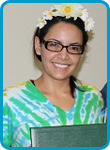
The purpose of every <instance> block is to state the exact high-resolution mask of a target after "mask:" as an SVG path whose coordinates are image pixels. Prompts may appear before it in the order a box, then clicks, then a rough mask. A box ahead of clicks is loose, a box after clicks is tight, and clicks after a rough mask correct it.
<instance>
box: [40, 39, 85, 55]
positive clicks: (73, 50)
mask: <svg viewBox="0 0 110 150" xmlns="http://www.w3.org/2000/svg"><path fill="white" fill-rule="evenodd" d="M42 43H43V44H44V46H45V48H46V49H47V50H49V51H51V52H61V51H62V50H63V48H66V50H67V52H68V53H70V54H74V55H80V54H83V51H84V46H82V45H79V44H71V45H69V46H64V45H62V44H61V43H59V42H57V41H54V40H49V41H45V40H43V41H42Z"/></svg>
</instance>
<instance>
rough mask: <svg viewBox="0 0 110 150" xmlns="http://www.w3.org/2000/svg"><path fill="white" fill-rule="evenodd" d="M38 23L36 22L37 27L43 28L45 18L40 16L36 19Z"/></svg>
mask: <svg viewBox="0 0 110 150" xmlns="http://www.w3.org/2000/svg"><path fill="white" fill-rule="evenodd" d="M38 22H39V23H38V24H37V27H39V28H40V29H41V28H43V27H44V26H45V25H46V23H47V22H46V20H45V19H44V18H40V19H38Z"/></svg>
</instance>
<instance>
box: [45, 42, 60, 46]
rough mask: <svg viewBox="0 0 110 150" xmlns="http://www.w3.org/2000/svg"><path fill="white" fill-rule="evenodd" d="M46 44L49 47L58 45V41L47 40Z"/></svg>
mask: <svg viewBox="0 0 110 150" xmlns="http://www.w3.org/2000/svg"><path fill="white" fill-rule="evenodd" d="M48 46H49V47H58V46H59V43H57V42H54V41H49V42H48Z"/></svg>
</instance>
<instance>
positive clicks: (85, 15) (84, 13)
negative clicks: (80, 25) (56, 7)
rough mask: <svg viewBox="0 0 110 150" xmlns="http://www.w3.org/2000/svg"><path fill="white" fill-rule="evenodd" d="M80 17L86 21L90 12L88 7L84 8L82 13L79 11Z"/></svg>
mask: <svg viewBox="0 0 110 150" xmlns="http://www.w3.org/2000/svg"><path fill="white" fill-rule="evenodd" d="M79 18H81V19H82V20H83V21H86V20H87V18H88V12H87V9H83V10H82V11H81V12H80V13H79Z"/></svg>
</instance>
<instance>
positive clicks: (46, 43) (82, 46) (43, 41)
mask: <svg viewBox="0 0 110 150" xmlns="http://www.w3.org/2000/svg"><path fill="white" fill-rule="evenodd" d="M51 41H53V42H54V40H48V41H46V40H44V39H42V43H43V44H44V46H45V48H46V49H47V50H48V51H51V52H61V51H62V50H63V48H66V50H67V52H68V53H69V54H72V55H81V54H83V52H84V45H79V44H75V45H74V44H73V45H69V46H64V45H62V44H61V43H59V42H57V41H55V42H56V43H58V44H59V45H61V46H62V48H61V50H60V51H54V50H50V49H48V48H47V45H48V43H49V42H51ZM70 46H79V47H81V48H82V51H81V52H80V53H70V52H69V51H68V47H70Z"/></svg>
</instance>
